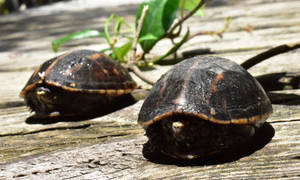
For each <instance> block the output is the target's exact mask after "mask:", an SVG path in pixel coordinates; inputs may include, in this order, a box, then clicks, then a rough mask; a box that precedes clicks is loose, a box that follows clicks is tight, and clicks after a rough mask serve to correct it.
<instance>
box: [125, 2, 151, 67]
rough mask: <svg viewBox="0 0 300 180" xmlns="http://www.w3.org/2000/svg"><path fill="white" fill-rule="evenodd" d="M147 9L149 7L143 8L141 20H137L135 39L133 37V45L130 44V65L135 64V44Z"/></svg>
mask: <svg viewBox="0 0 300 180" xmlns="http://www.w3.org/2000/svg"><path fill="white" fill-rule="evenodd" d="M148 9H149V6H144V8H143V11H142V14H141V18H140V20H139V24H138V27H137V30H136V34H135V37H134V40H133V43H132V51H131V52H132V54H131V58H129V61H128V63H130V64H135V62H136V49H137V43H138V39H139V36H140V34H141V31H142V27H143V24H144V21H145V16H146V14H147V11H148Z"/></svg>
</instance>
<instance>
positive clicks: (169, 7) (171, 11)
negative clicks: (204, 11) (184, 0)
mask: <svg viewBox="0 0 300 180" xmlns="http://www.w3.org/2000/svg"><path fill="white" fill-rule="evenodd" d="M146 5H148V6H149V10H148V12H147V14H146V17H145V21H144V24H143V27H142V31H141V34H140V36H141V37H142V36H144V35H146V34H151V35H152V36H153V37H156V39H153V40H152V39H150V40H142V41H141V42H140V44H141V47H142V49H143V50H144V52H145V53H148V52H149V51H150V50H151V49H152V47H153V46H154V45H155V44H156V43H157V41H159V40H160V39H161V38H163V37H164V36H165V34H166V33H167V31H168V29H169V28H170V26H171V25H172V23H173V21H174V19H175V18H176V12H177V10H178V7H179V0H149V1H146V2H144V3H142V5H141V6H140V8H139V10H138V12H137V15H136V26H137V25H138V21H139V19H140V17H141V13H142V10H143V8H144V6H146Z"/></svg>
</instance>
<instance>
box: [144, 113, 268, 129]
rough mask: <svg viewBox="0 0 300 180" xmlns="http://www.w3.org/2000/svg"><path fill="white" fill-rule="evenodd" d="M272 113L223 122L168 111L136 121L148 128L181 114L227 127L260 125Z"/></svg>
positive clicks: (206, 117) (202, 115)
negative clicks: (143, 120)
mask: <svg viewBox="0 0 300 180" xmlns="http://www.w3.org/2000/svg"><path fill="white" fill-rule="evenodd" d="M272 113H273V110H271V111H269V112H266V113H264V114H262V115H256V116H252V117H249V118H239V119H231V120H229V121H224V120H220V119H215V118H213V117H208V116H207V115H205V114H202V113H198V114H194V113H189V112H182V111H169V112H168V113H165V114H163V115H160V116H156V117H155V118H154V119H152V120H150V121H147V122H142V121H138V124H139V125H141V126H142V127H148V126H150V125H152V124H154V123H156V122H158V121H160V120H161V119H164V118H166V117H168V116H172V115H177V114H183V115H187V116H192V117H197V118H201V119H203V120H207V121H210V122H212V123H216V124H223V125H229V124H236V125H245V124H260V123H262V122H264V121H265V120H266V119H268V117H269V116H270V115H271V114H272Z"/></svg>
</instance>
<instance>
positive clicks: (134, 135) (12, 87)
mask: <svg viewBox="0 0 300 180" xmlns="http://www.w3.org/2000/svg"><path fill="white" fill-rule="evenodd" d="M137 8H138V6H137V5H127V6H126V5H123V6H122V9H120V8H119V7H117V6H116V7H105V11H103V10H104V9H103V8H101V7H99V6H97V8H94V9H90V10H89V11H84V10H80V13H78V11H66V12H65V13H62V12H60V11H55V12H53V13H52V14H51V13H47V12H45V11H33V12H32V13H30V12H31V11H28V12H29V13H20V14H15V15H8V16H2V17H0V26H1V28H0V33H1V34H2V35H4V36H0V58H1V60H0V87H1V88H0V119H1V121H0V163H1V164H0V179H11V178H19V179H54V178H57V179H68V178H71V179H200V178H203V179H220V178H222V179H249V178H256V179H275V178H281V179H300V145H299V143H300V141H299V139H300V138H299V134H300V133H299V132H300V130H299V129H300V123H299V122H300V120H299V119H300V106H299V105H297V103H296V105H295V103H294V104H293V105H291V104H288V103H285V104H274V113H273V115H272V116H271V117H270V118H269V119H268V122H269V126H268V127H269V129H271V130H272V129H273V131H274V134H273V135H272V133H271V135H270V138H271V140H270V142H267V143H266V144H265V145H264V146H262V147H261V148H258V149H257V150H256V151H254V152H251V153H249V154H247V155H244V156H241V157H238V158H237V159H236V160H232V161H228V162H219V163H215V164H214V163H211V164H209V163H208V164H205V165H203V164H201V163H198V164H197V163H196V164H188V165H178V164H176V163H173V164H172V163H171V164H160V163H154V162H152V161H148V160H147V159H146V158H145V157H143V155H142V146H143V144H144V143H145V142H146V141H147V138H146V137H145V136H144V131H143V129H142V128H141V127H139V126H138V125H137V123H136V120H137V115H138V112H139V109H140V107H141V105H142V101H139V102H138V103H136V104H134V105H132V106H130V107H127V108H124V109H122V110H119V111H117V112H114V113H111V114H109V115H106V116H103V117H97V118H94V119H88V120H84V121H75V120H74V121H58V122H55V123H54V122H52V123H50V122H48V123H47V122H39V121H31V120H30V119H28V117H30V116H31V115H33V113H31V112H30V110H29V109H28V108H27V107H25V106H24V102H23V100H22V99H20V98H19V97H18V93H19V92H20V91H21V89H22V88H23V86H24V85H25V83H26V81H27V79H28V78H29V77H30V75H31V73H32V72H33V70H34V69H35V68H36V67H38V65H39V64H40V63H42V62H43V61H45V60H47V59H49V58H51V57H53V56H55V54H54V53H53V52H51V49H50V42H51V40H54V39H56V38H59V37H62V36H64V35H67V34H69V33H72V32H74V31H77V30H83V29H87V28H89V29H93V28H95V29H100V30H103V24H104V22H105V18H106V17H108V16H109V14H110V13H117V14H121V15H124V16H125V18H126V19H127V20H128V21H129V22H130V23H131V24H133V23H134V13H135V11H136V10H137ZM205 14H206V15H205V17H193V18H191V19H190V20H188V22H187V23H186V25H185V26H189V27H190V30H191V32H198V31H207V30H218V29H222V28H223V25H224V23H225V18H226V17H228V16H231V17H232V22H231V24H230V28H229V29H228V31H227V32H226V33H224V34H223V38H222V39H220V38H218V37H216V36H209V35H203V36H199V37H196V38H194V39H192V40H191V41H189V42H188V43H187V44H185V45H184V46H183V47H182V48H181V49H180V52H179V56H181V53H182V52H187V51H191V50H195V49H200V50H201V49H206V48H210V51H211V52H214V55H218V56H222V57H226V58H229V59H232V60H234V61H236V62H238V63H242V62H243V61H245V60H246V59H247V58H249V57H252V56H253V55H256V54H258V53H260V52H262V51H264V50H266V49H268V48H271V47H274V46H277V45H280V44H282V43H292V42H296V41H300V31H299V30H300V1H296V0H294V1H292V0H289V1H272V0H247V1H239V2H237V3H233V4H232V5H230V6H228V5H227V6H226V5H225V6H216V7H208V8H207V9H206V11H205ZM75 20H76V21H75ZM249 30H250V31H249ZM103 43H104V40H103V39H101V38H98V39H88V40H78V41H75V42H70V43H67V44H66V45H64V46H63V47H62V51H69V50H74V49H81V48H88V49H96V50H97V49H101V48H103V47H106V45H105V44H103ZM169 45H170V42H169V41H162V42H161V43H159V44H158V48H156V49H154V50H153V51H152V53H151V55H149V58H151V57H153V56H156V55H157V54H162V52H164V51H166V50H167V47H168V46H169ZM62 51H61V52H62ZM59 54H60V53H59ZM299 57H300V51H299V50H294V51H291V52H288V53H286V54H282V55H278V56H276V57H273V58H271V59H269V60H267V61H265V62H263V63H261V64H259V65H257V66H255V67H253V68H251V69H250V70H249V72H250V73H252V74H253V75H255V76H256V75H261V74H266V73H274V72H299V71H300V63H299ZM170 67H171V66H156V67H155V69H154V70H153V71H147V72H145V74H146V75H149V76H151V77H152V78H153V79H158V78H159V77H160V75H161V74H162V73H164V72H166V71H167V70H168V69H169V68H170ZM134 79H136V80H137V82H138V83H139V84H140V85H142V87H149V86H147V85H146V84H145V83H143V82H141V81H140V80H138V79H137V78H136V77H134ZM281 81H283V82H284V81H285V80H284V79H283V80H281ZM298 84H299V83H298ZM276 93H277V95H276ZM276 93H275V96H277V97H280V96H282V95H283V94H288V95H295V98H297V97H299V94H300V93H299V91H298V90H290V91H287V90H285V91H277V92H276ZM275 96H274V94H273V95H272V98H273V97H275ZM293 97H294V96H293ZM298 102H299V98H298Z"/></svg>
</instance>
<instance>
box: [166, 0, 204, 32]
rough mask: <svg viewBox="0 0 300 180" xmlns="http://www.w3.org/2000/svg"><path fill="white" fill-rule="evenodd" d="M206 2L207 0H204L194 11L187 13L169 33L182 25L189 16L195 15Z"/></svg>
mask: <svg viewBox="0 0 300 180" xmlns="http://www.w3.org/2000/svg"><path fill="white" fill-rule="evenodd" d="M205 3H206V0H202V1H201V2H200V3H199V4H198V5H197V6H196V7H195V8H194V9H193V10H192V11H190V12H189V13H188V14H187V15H185V16H184V17H183V18H182V19H180V20H179V21H178V22H177V23H176V24H174V26H173V27H172V28H171V29H170V30H169V32H168V33H167V34H172V32H173V31H174V30H175V29H176V28H177V27H178V26H180V25H181V24H182V23H183V22H184V21H185V20H187V19H188V18H189V17H191V16H193V15H194V14H195V12H196V11H197V10H198V9H199V8H201V7H202V6H203V4H205Z"/></svg>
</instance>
